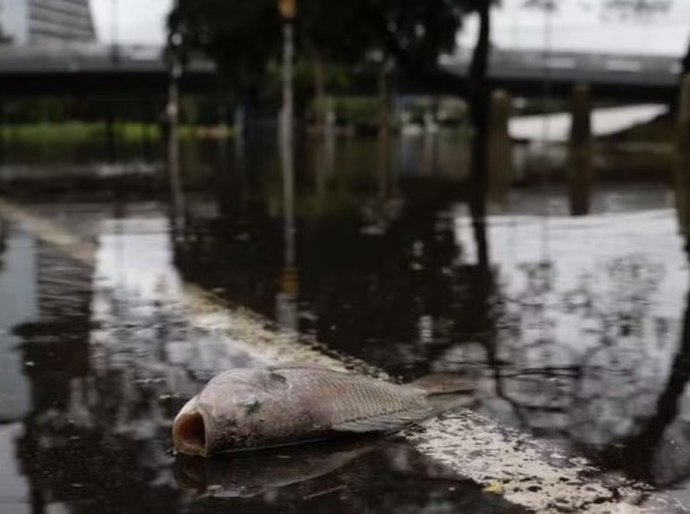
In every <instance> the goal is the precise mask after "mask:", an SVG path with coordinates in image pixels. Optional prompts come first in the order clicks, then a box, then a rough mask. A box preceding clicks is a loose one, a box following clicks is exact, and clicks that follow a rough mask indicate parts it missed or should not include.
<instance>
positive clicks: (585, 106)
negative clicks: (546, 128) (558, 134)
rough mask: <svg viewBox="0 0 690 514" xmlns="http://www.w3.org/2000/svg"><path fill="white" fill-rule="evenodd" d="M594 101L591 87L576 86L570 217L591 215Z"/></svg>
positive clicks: (570, 173) (571, 137)
mask: <svg viewBox="0 0 690 514" xmlns="http://www.w3.org/2000/svg"><path fill="white" fill-rule="evenodd" d="M591 115H592V101H591V97H590V89H589V86H588V85H587V84H576V85H575V86H574V87H573V93H572V98H571V117H572V125H571V127H570V153H569V159H568V196H569V199H570V213H571V214H572V215H573V216H583V215H585V214H588V213H589V203H590V196H591V192H592V178H593V148H592V146H593V143H592V123H591Z"/></svg>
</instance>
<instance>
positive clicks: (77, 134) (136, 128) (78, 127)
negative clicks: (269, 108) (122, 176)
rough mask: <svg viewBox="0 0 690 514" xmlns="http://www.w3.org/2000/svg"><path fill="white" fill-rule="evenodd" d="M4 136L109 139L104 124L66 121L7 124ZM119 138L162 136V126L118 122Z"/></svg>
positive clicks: (209, 132)
mask: <svg viewBox="0 0 690 514" xmlns="http://www.w3.org/2000/svg"><path fill="white" fill-rule="evenodd" d="M0 133H1V134H2V137H3V138H4V139H5V140H6V141H16V142H24V143H36V144H38V143H48V144H50V143H87V142H94V141H103V140H104V139H105V138H106V127H105V124H103V123H86V122H64V123H26V124H13V125H5V126H3V127H2V128H0ZM231 134H232V132H231V131H230V130H219V128H218V127H203V126H191V125H182V126H180V127H179V137H180V138H181V139H188V138H194V137H200V138H218V137H229V136H231ZM115 137H116V139H117V140H118V141H124V142H133V143H135V142H138V141H141V140H142V139H145V138H150V139H156V138H160V137H161V127H160V126H159V125H155V124H150V123H149V124H145V123H132V122H127V123H117V124H116V125H115Z"/></svg>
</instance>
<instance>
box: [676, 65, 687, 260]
mask: <svg viewBox="0 0 690 514" xmlns="http://www.w3.org/2000/svg"><path fill="white" fill-rule="evenodd" d="M674 176H675V177H674V178H675V184H676V211H677V212H678V223H679V225H680V229H681V230H682V232H683V234H684V235H685V238H686V243H685V246H686V250H690V73H688V74H686V75H685V76H684V77H683V80H682V81H681V86H680V101H679V105H678V120H677V126H676V159H675V166H674Z"/></svg>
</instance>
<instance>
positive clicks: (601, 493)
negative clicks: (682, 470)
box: [0, 197, 670, 513]
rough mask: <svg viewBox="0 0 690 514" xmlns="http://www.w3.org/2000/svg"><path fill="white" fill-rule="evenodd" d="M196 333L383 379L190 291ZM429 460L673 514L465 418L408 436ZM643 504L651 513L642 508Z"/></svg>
mask: <svg viewBox="0 0 690 514" xmlns="http://www.w3.org/2000/svg"><path fill="white" fill-rule="evenodd" d="M0 217H2V218H5V219H7V220H10V221H12V222H15V223H17V224H20V225H21V226H22V227H23V228H24V229H26V230H28V231H30V232H31V233H32V234H34V235H35V237H37V238H38V239H40V240H41V241H43V242H46V243H49V244H51V245H54V246H56V247H58V248H60V249H61V251H63V252H64V253H66V254H67V255H69V256H70V257H72V258H74V259H77V260H79V261H81V262H85V263H87V264H89V265H91V264H92V263H93V256H94V255H95V254H96V249H97V248H96V244H95V243H94V242H93V241H90V240H87V239H84V238H81V237H79V236H78V235H75V234H74V233H71V232H70V231H69V230H67V229H66V228H65V227H63V226H60V225H59V224H57V223H55V222H53V221H51V220H48V219H46V218H44V217H40V216H37V215H35V214H33V213H32V212H31V211H30V210H29V209H27V208H25V207H22V206H20V205H18V204H16V203H14V202H12V201H9V200H7V199H3V198H1V197H0ZM180 301H181V304H182V308H183V312H184V313H185V314H186V318H187V322H188V323H189V325H190V327H192V328H194V329H195V330H199V331H203V332H207V333H209V334H211V335H213V336H216V337H221V338H223V339H224V340H226V341H228V344H229V345H232V346H233V348H237V349H239V350H242V351H244V352H246V353H247V354H249V355H251V356H252V357H253V358H255V359H256V360H258V361H261V362H266V363H279V362H286V361H302V362H312V363H318V364H321V365H326V366H329V367H332V368H336V369H344V368H348V369H355V370H358V371H360V372H363V373H367V374H370V375H374V376H379V377H385V376H386V373H385V372H383V371H382V370H380V369H378V368H376V367H374V366H370V365H368V364H366V363H364V362H362V361H361V360H358V359H354V358H350V357H348V356H345V355H342V354H340V353H338V352H334V351H331V350H330V349H328V348H327V347H325V346H324V345H321V344H319V343H318V342H315V341H312V340H309V339H305V338H302V337H299V336H297V335H296V334H294V333H290V332H288V331H284V330H279V329H277V328H275V325H274V324H273V323H272V322H270V321H269V320H267V319H266V318H264V317H263V316H261V315H259V314H256V313H254V312H251V311H249V310H247V309H244V308H237V307H233V306H230V305H229V304H228V303H227V302H225V301H224V300H222V299H221V298H219V297H218V296H217V295H215V294H214V293H212V292H209V291H207V290H204V289H202V288H200V287H198V286H197V285H194V284H189V283H187V284H184V286H183V288H182V298H181V299H180ZM404 435H405V436H406V437H407V438H408V439H409V440H410V441H411V442H412V444H414V446H415V447H416V448H417V449H418V450H419V451H420V452H422V453H423V454H425V455H427V456H428V457H430V458H432V459H435V460H437V461H440V462H442V463H444V464H446V465H447V466H449V467H450V468H452V469H454V470H455V471H457V472H458V473H459V474H461V475H463V476H466V477H468V478H471V479H472V480H474V481H476V482H478V483H480V484H482V485H484V486H485V487H486V488H487V491H490V492H492V493H497V494H502V495H503V496H504V497H505V498H506V499H507V500H508V501H511V502H513V503H515V504H519V505H522V506H525V507H527V508H530V509H533V510H535V511H537V512H545V513H548V512H564V511H565V512H568V511H569V512H626V513H627V512H667V511H669V510H670V509H669V508H668V506H669V505H670V503H669V501H670V500H668V499H666V498H664V497H662V496H661V495H656V494H652V493H651V492H650V491H649V487H647V486H646V485H645V484H641V483H636V482H632V481H629V480H624V479H621V478H616V477H611V476H608V475H605V474H603V473H601V472H599V470H597V469H596V468H594V467H593V466H592V465H591V464H590V463H589V462H588V461H586V460H585V459H582V458H568V457H565V456H562V455H559V453H558V451H556V450H553V449H550V448H549V447H548V446H546V445H544V444H542V443H540V442H538V441H536V440H534V439H533V438H532V437H530V436H529V435H527V434H526V433H524V432H521V431H518V430H513V429H507V428H505V427H502V426H499V425H497V424H496V423H494V422H493V421H491V420H489V419H487V418H486V417H484V416H481V415H479V414H476V413H473V412H470V411H463V412H456V413H450V414H446V415H444V416H441V417H439V418H437V419H433V420H429V421H428V422H426V423H425V424H424V426H423V427H422V428H421V429H417V430H410V431H408V432H407V433H405V434H404ZM641 503H644V504H645V505H646V507H640V506H638V505H639V504H641Z"/></svg>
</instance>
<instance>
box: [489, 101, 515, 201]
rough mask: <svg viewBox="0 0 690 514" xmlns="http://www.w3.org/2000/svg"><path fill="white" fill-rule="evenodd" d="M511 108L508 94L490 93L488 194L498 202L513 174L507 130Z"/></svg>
mask: <svg viewBox="0 0 690 514" xmlns="http://www.w3.org/2000/svg"><path fill="white" fill-rule="evenodd" d="M512 110H513V103H512V99H511V97H510V95H508V93H506V92H505V91H502V90H498V91H494V92H493V94H492V95H491V112H490V116H489V134H488V137H487V145H488V154H489V155H488V165H489V196H490V198H491V199H492V200H494V201H497V202H500V203H502V202H504V201H505V199H506V196H507V194H508V189H509V188H510V181H511V179H512V176H513V159H512V144H511V141H510V133H509V131H508V124H509V122H510V116H511V114H512Z"/></svg>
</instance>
